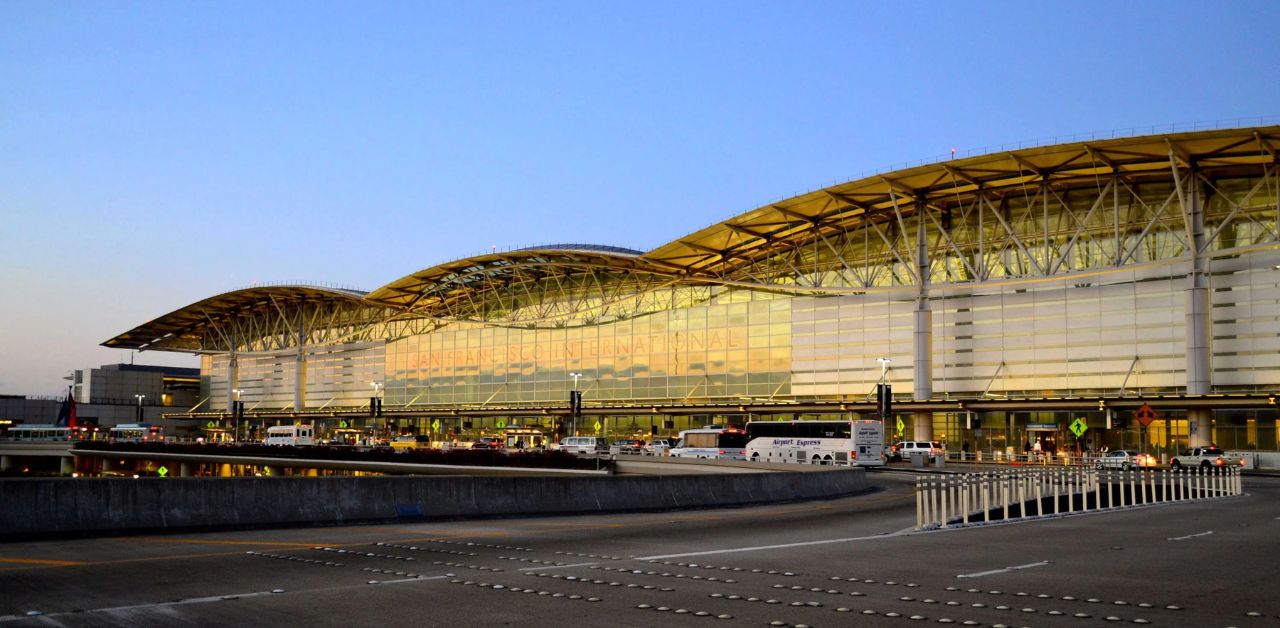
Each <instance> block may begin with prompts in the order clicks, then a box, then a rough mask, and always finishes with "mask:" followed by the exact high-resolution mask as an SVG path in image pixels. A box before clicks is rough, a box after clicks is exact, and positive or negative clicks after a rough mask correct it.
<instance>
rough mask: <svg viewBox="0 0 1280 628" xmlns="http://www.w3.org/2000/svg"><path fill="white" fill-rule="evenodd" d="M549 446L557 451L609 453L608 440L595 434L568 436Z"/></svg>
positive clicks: (592, 453)
mask: <svg viewBox="0 0 1280 628" xmlns="http://www.w3.org/2000/svg"><path fill="white" fill-rule="evenodd" d="M551 448H552V449H553V450H557V451H567V452H569V453H571V454H584V455H587V454H589V455H595V454H607V453H609V441H608V440H606V439H603V438H600V437H597V436H569V437H566V438H565V439H564V440H562V441H560V442H559V443H556V444H555V445H552V446H551Z"/></svg>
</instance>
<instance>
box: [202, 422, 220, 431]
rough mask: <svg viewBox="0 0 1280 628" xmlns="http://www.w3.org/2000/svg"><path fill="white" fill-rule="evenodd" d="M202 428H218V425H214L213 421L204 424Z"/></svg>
mask: <svg viewBox="0 0 1280 628" xmlns="http://www.w3.org/2000/svg"><path fill="white" fill-rule="evenodd" d="M204 426H205V427H207V428H210V429H212V428H215V427H218V424H217V423H214V422H213V421H209V422H208V423H205V424H204Z"/></svg>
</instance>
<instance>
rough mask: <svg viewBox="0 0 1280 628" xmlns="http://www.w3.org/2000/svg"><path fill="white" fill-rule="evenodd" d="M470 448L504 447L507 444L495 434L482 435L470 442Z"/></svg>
mask: <svg viewBox="0 0 1280 628" xmlns="http://www.w3.org/2000/svg"><path fill="white" fill-rule="evenodd" d="M471 448H472V449H506V448H507V444H506V443H504V442H502V439H501V438H498V437H496V436H483V437H480V438H477V439H476V442H474V443H471Z"/></svg>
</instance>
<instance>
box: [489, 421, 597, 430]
mask: <svg viewBox="0 0 1280 628" xmlns="http://www.w3.org/2000/svg"><path fill="white" fill-rule="evenodd" d="M506 426H507V422H506V420H505V419H498V429H502V428H504V427H506ZM596 429H599V428H596Z"/></svg>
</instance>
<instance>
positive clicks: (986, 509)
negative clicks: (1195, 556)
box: [915, 466, 1242, 530]
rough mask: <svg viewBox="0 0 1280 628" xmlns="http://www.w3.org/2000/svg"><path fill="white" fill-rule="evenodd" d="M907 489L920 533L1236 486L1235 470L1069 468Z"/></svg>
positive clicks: (956, 478) (952, 478)
mask: <svg viewBox="0 0 1280 628" xmlns="http://www.w3.org/2000/svg"><path fill="white" fill-rule="evenodd" d="M915 490H916V529H917V530H928V529H938V528H954V527H964V526H970V525H977V524H985V523H991V522H993V521H1002V520H1014V519H1028V518H1037V517H1047V516H1061V515H1064V514H1072V513H1076V512H1091V511H1098V510H1116V509H1122V508H1129V507H1133V506H1143V505H1147V504H1155V503H1168V502H1180V501H1197V500H1204V499H1217V498H1223V497H1231V496H1234V495H1239V494H1240V493H1241V492H1242V487H1241V481H1240V470H1239V469H1238V468H1236V467H1228V468H1221V469H1220V468H1203V467H1197V468H1194V469H1187V470H1180V471H1174V470H1167V469H1160V470H1151V469H1134V470H1126V469H1089V468H1085V467H1080V466H1076V467H1049V468H1009V469H1001V470H999V471H992V472H983V473H964V474H952V475H931V476H927V477H920V478H917V479H916V488H915ZM1046 502H1048V505H1046ZM1033 511H1034V512H1033Z"/></svg>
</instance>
